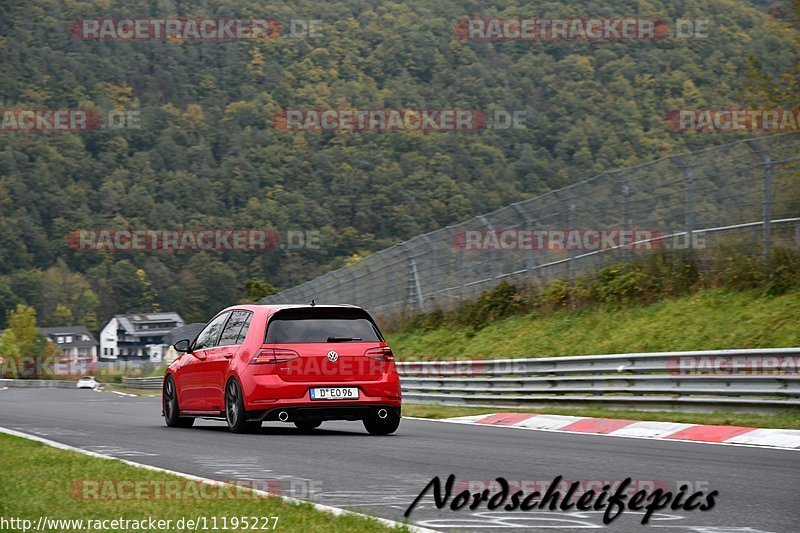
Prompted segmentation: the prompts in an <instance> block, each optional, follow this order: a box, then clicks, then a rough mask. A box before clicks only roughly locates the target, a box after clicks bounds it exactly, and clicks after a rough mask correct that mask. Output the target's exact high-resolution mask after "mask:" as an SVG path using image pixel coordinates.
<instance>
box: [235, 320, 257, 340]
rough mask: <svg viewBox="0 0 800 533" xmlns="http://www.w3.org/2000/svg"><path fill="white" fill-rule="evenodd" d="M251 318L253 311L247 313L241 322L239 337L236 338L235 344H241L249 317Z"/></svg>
mask: <svg viewBox="0 0 800 533" xmlns="http://www.w3.org/2000/svg"><path fill="white" fill-rule="evenodd" d="M251 318H253V313H247V318H245V320H244V324H242V330H241V331H240V332H239V337H238V338H237V339H236V344H242V343H243V342H244V339H245V337H247V330H248V329H249V328H250V319H251Z"/></svg>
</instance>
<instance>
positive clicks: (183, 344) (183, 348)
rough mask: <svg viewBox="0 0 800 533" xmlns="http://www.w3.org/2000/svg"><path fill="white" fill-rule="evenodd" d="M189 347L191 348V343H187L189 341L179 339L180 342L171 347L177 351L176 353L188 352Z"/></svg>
mask: <svg viewBox="0 0 800 533" xmlns="http://www.w3.org/2000/svg"><path fill="white" fill-rule="evenodd" d="M190 346H191V343H190V342H189V339H181V340H179V341H178V342H176V343H175V344H173V345H172V347H173V348H175V350H177V351H179V352H181V353H186V352H188V351H189V347H190Z"/></svg>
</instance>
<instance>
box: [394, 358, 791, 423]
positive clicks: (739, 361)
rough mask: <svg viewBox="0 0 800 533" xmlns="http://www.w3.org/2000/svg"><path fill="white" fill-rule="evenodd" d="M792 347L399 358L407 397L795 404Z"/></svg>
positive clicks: (475, 401)
mask: <svg viewBox="0 0 800 533" xmlns="http://www.w3.org/2000/svg"><path fill="white" fill-rule="evenodd" d="M798 362H800V348H781V349H754V350H713V351H695V352H660V353H633V354H614V355H594V356H579V357H548V358H537V359H495V360H473V361H426V362H400V363H398V364H397V366H398V371H399V372H400V375H401V378H402V383H403V399H404V401H407V402H411V403H432V404H439V405H480V406H490V407H518V406H526V405H527V406H530V405H536V404H544V403H551V404H552V403H554V404H574V405H588V404H592V403H594V404H596V405H604V406H606V405H613V406H627V407H639V408H651V409H652V408H655V407H668V408H677V409H684V408H686V409H692V408H695V409H705V410H707V409H708V408H745V407H749V408H765V409H774V408H779V407H793V406H800V374H798V368H797V367H798Z"/></svg>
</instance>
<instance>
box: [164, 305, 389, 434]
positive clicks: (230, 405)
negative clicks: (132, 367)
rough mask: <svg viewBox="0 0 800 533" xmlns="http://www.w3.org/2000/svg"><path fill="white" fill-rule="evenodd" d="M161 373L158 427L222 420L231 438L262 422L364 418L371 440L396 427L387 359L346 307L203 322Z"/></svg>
mask: <svg viewBox="0 0 800 533" xmlns="http://www.w3.org/2000/svg"><path fill="white" fill-rule="evenodd" d="M175 349H176V350H177V351H178V352H180V353H181V356H180V357H178V359H176V360H175V361H174V362H173V363H172V364H171V365H170V366H169V368H167V371H166V375H165V376H164V386H163V389H162V407H163V413H164V419H165V420H166V423H167V425H168V426H170V427H190V426H191V425H192V424H193V423H194V420H195V418H214V419H225V420H226V421H227V422H228V427H229V428H230V430H231V431H233V432H235V433H241V432H246V431H254V430H256V429H257V428H259V427H260V426H261V422H264V421H280V422H293V423H294V424H295V425H296V426H297V427H298V428H300V429H306V430H308V429H313V428H316V427H319V425H320V424H322V422H323V421H325V420H362V421H363V423H364V427H365V428H366V430H367V431H368V432H369V433H371V434H373V435H388V434H389V433H393V432H394V431H396V430H397V427H398V426H399V424H400V379H399V377H398V375H397V369H396V367H395V364H394V356H393V355H392V351H391V350H390V349H389V346H388V345H387V344H386V342H385V341H384V340H383V336H382V335H381V333H380V331H379V330H378V326H377V325H376V324H375V321H374V320H373V319H372V317H370V316H369V314H368V313H367V312H366V311H364V310H363V309H361V308H359V307H354V306H349V305H317V306H313V305H285V306H276V305H237V306H234V307H229V308H227V309H225V310H223V311H222V312H220V313H219V314H218V315H217V316H215V317H214V318H212V319H211V321H210V322H209V323H208V324H206V326H205V328H203V330H202V331H201V332H200V333H199V334H198V335H197V338H196V339H194V341H189V340H188V339H185V340H181V341H178V342H176V343H175Z"/></svg>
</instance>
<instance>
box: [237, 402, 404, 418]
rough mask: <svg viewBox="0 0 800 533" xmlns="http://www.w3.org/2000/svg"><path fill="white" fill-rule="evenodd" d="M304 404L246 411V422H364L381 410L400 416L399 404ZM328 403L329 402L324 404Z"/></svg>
mask: <svg viewBox="0 0 800 533" xmlns="http://www.w3.org/2000/svg"><path fill="white" fill-rule="evenodd" d="M316 403H317V402H315V404H311V405H308V404H304V405H295V406H289V405H287V406H281V407H274V408H271V409H268V410H265V411H248V412H247V419H248V420H254V421H255V420H258V421H261V422H279V421H280V422H295V421H297V420H301V421H302V420H310V419H314V420H364V419H365V418H371V417H376V416H378V412H379V411H380V410H381V409H386V410H387V411H389V412H390V413H393V414H395V415H396V416H398V417H399V416H400V402H393V403H396V405H393V404H389V403H353V402H347V404H343V403H339V404H334V405H316ZM326 403H329V402H326ZM283 412H285V413H286V416H287V417H288V418H285V419H284V420H281V419H280V418H279V415H280V414H281V413H283Z"/></svg>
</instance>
